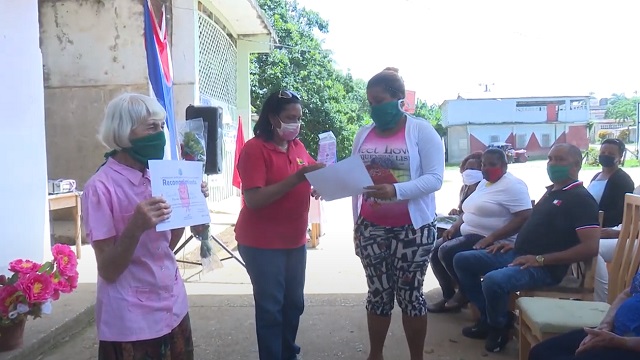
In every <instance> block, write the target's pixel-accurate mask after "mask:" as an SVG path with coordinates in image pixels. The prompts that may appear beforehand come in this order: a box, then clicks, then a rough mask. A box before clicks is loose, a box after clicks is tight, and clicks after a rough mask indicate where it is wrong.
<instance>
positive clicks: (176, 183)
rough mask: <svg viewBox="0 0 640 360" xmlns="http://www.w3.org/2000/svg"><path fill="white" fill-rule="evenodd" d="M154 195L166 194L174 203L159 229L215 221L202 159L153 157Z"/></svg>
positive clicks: (151, 167) (170, 202) (167, 199)
mask: <svg viewBox="0 0 640 360" xmlns="http://www.w3.org/2000/svg"><path fill="white" fill-rule="evenodd" d="M149 173H150V175H151V194H152V195H153V196H161V197H163V198H164V199H165V200H166V201H167V202H168V203H169V205H170V206H171V217H170V218H169V219H168V220H166V221H163V222H161V223H160V224H158V225H157V226H156V231H165V230H171V229H177V228H181V227H186V226H191V225H202V224H208V223H210V222H211V216H210V215H209V207H208V206H207V200H206V199H205V197H204V195H203V194H202V190H201V184H202V162H199V161H179V160H149Z"/></svg>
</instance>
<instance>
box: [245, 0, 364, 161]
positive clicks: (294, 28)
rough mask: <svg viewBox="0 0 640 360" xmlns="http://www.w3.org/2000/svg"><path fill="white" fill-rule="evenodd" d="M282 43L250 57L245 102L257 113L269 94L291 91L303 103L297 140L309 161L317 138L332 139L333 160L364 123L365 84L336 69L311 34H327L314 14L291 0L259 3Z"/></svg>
mask: <svg viewBox="0 0 640 360" xmlns="http://www.w3.org/2000/svg"><path fill="white" fill-rule="evenodd" d="M258 4H259V5H260V7H261V8H262V9H263V10H264V12H265V14H266V16H267V18H268V19H269V21H270V22H271V24H272V26H273V28H274V30H275V33H276V36H277V37H278V42H279V43H280V44H282V45H280V46H276V49H275V50H274V51H272V52H271V53H268V54H257V55H254V56H252V59H251V104H252V106H253V107H254V108H256V109H259V108H260V107H261V106H262V103H263V102H264V100H265V99H266V98H267V97H268V96H269V94H270V93H272V92H273V91H279V90H283V89H287V90H293V91H295V92H297V93H299V94H300V96H301V97H302V102H303V119H302V120H303V122H304V125H303V128H302V133H301V134H300V136H301V140H302V142H303V143H304V144H305V146H306V147H307V149H308V150H309V152H310V153H311V154H312V155H313V156H314V157H315V156H316V155H317V148H318V134H320V133H322V132H325V131H328V130H331V131H333V133H334V134H335V135H336V139H337V142H338V143H337V147H338V149H337V151H338V158H340V159H341V158H344V157H346V156H349V155H350V153H351V146H352V143H353V138H354V137H355V133H356V131H357V130H358V128H359V127H360V126H362V125H364V124H365V123H366V122H367V121H369V115H368V103H367V97H366V84H365V83H364V81H362V80H357V79H354V78H353V77H352V76H351V74H350V73H348V72H347V73H346V74H344V73H342V72H340V71H338V70H337V69H336V68H335V66H334V62H333V59H332V57H331V52H329V51H327V50H325V49H323V48H322V43H321V42H320V40H318V39H317V38H316V37H315V35H314V34H315V32H321V33H327V32H328V31H329V24H328V22H327V21H326V20H324V19H322V18H321V17H320V15H319V14H318V13H317V12H315V11H311V10H308V9H306V8H304V7H299V6H298V4H297V2H296V1H291V0H259V1H258Z"/></svg>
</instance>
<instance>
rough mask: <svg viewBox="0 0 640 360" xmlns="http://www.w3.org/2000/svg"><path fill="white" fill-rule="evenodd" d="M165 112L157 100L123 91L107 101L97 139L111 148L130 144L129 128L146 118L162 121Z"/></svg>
mask: <svg viewBox="0 0 640 360" xmlns="http://www.w3.org/2000/svg"><path fill="white" fill-rule="evenodd" d="M166 117H167V113H166V111H165V110H164V108H163V107H162V105H160V103H159V102H158V100H156V99H154V98H152V97H149V96H146V95H142V94H131V93H125V94H122V95H120V96H118V97H116V98H115V99H113V100H111V102H109V105H107V109H106V111H105V115H104V120H102V124H101V125H100V130H99V131H98V139H100V141H101V142H102V143H103V144H104V145H105V146H106V147H108V148H109V149H111V150H121V149H123V148H127V147H130V146H131V142H130V141H129V135H130V134H131V130H133V129H134V128H135V127H136V126H138V125H140V124H141V123H142V122H144V121H146V120H161V121H164V120H165V118H166Z"/></svg>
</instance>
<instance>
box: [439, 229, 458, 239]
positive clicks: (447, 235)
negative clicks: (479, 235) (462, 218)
mask: <svg viewBox="0 0 640 360" xmlns="http://www.w3.org/2000/svg"><path fill="white" fill-rule="evenodd" d="M456 231H457V230H456V229H454V228H453V226H452V227H450V228H448V229H447V230H445V231H444V232H443V233H442V240H444V241H449V240H451V238H452V237H453V235H455V233H456Z"/></svg>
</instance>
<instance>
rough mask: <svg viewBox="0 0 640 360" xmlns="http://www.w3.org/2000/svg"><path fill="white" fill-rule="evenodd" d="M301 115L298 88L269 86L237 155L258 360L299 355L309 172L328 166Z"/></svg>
mask: <svg viewBox="0 0 640 360" xmlns="http://www.w3.org/2000/svg"><path fill="white" fill-rule="evenodd" d="M301 117H302V104H301V100H300V96H299V95H298V94H296V93H295V92H293V91H277V92H274V93H272V94H271V95H270V96H269V97H268V98H267V100H266V101H265V102H264V104H263V105H262V109H261V111H260V116H259V118H258V122H257V123H256V125H255V127H254V128H253V133H254V134H255V137H254V138H253V139H251V140H249V141H247V143H246V144H245V145H244V147H243V148H242V152H241V153H240V157H239V158H238V164H237V168H238V174H239V175H240V180H241V181H242V195H243V197H244V206H243V207H242V210H241V211H240V215H239V216H238V221H237V223H236V227H235V232H236V240H237V241H238V251H239V252H240V255H241V256H242V258H243V260H244V262H245V264H246V267H247V273H248V274H249V277H250V278H251V284H252V285H253V298H254V301H255V317H256V332H257V337H258V352H259V356H260V360H294V359H297V357H298V354H299V353H300V347H299V346H298V345H297V344H296V336H297V332H298V324H299V323H300V316H301V315H302V312H303V310H304V280H305V270H306V260H307V252H306V251H307V250H306V243H307V226H308V220H309V203H310V200H311V185H310V184H309V182H308V181H307V180H306V178H305V174H306V173H308V172H311V171H314V170H318V169H320V168H322V167H323V166H324V165H323V164H316V162H315V161H314V160H313V159H312V158H311V156H310V155H309V153H307V150H306V149H305V147H304V145H303V144H302V142H300V141H299V140H298V139H297V137H298V133H299V132H300V119H301Z"/></svg>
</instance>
